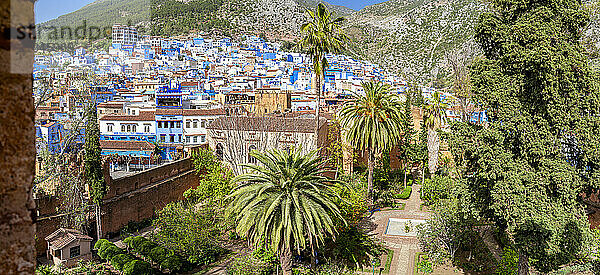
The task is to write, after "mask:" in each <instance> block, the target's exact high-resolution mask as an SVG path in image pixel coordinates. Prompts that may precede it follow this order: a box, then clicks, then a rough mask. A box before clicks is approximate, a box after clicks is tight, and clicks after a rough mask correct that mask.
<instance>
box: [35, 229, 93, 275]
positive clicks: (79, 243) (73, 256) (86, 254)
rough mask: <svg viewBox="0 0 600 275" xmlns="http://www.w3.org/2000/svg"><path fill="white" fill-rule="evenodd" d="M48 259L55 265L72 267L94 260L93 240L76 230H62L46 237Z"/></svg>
mask: <svg viewBox="0 0 600 275" xmlns="http://www.w3.org/2000/svg"><path fill="white" fill-rule="evenodd" d="M46 241H47V242H48V252H47V253H48V254H47V256H48V259H49V260H50V261H51V262H52V263H53V264H54V265H62V266H66V267H72V266H74V265H76V264H77V263H78V262H79V261H80V260H91V259H92V252H91V251H92V250H91V244H92V238H91V237H90V236H87V235H84V234H83V233H81V232H79V231H77V230H75V229H67V228H60V229H58V230H56V231H54V233H52V234H50V235H48V236H47V237H46Z"/></svg>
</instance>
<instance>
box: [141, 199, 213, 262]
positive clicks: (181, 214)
mask: <svg viewBox="0 0 600 275" xmlns="http://www.w3.org/2000/svg"><path fill="white" fill-rule="evenodd" d="M216 213H217V212H216V208H215V207H214V206H203V207H194V206H191V205H189V204H188V203H187V202H174V203H170V204H168V205H167V206H165V207H164V208H163V209H162V210H160V211H158V216H157V218H156V219H155V220H154V225H155V226H156V227H157V228H159V229H160V230H158V231H157V232H156V233H155V234H153V236H152V238H153V239H154V240H155V241H156V242H157V243H158V244H160V245H161V246H163V247H165V248H166V249H168V250H172V251H173V252H174V253H175V254H177V255H181V256H184V257H185V258H186V259H187V260H188V261H189V262H191V263H193V264H197V265H204V264H208V263H211V262H213V261H214V260H216V257H217V256H218V255H219V254H221V253H222V249H221V248H220V247H219V245H218V243H217V237H218V235H219V234H220V232H221V231H220V226H221V225H222V224H223V223H222V222H221V219H220V218H219V215H217V214H216ZM152 249H154V247H152ZM151 252H152V250H150V251H148V254H150V253H151Z"/></svg>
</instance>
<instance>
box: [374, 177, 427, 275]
mask: <svg viewBox="0 0 600 275" xmlns="http://www.w3.org/2000/svg"><path fill="white" fill-rule="evenodd" d="M412 188H413V190H412V193H411V195H410V197H409V198H408V199H407V200H403V201H402V202H403V203H405V204H406V205H405V206H404V209H403V210H386V209H383V210H382V211H378V212H375V213H373V215H371V217H370V218H369V219H367V220H366V221H365V222H364V224H363V228H365V229H367V231H368V232H369V233H370V234H371V235H373V236H375V237H376V238H377V239H379V240H381V241H382V242H383V243H384V245H385V246H386V247H387V248H389V249H392V250H394V257H393V259H392V263H391V266H390V272H389V275H392V274H393V275H411V274H413V271H414V263H415V254H416V253H417V252H419V245H418V240H417V238H416V237H407V236H396V235H388V234H386V228H387V225H388V221H389V219H390V218H396V219H416V220H425V219H428V218H429V215H430V213H429V212H426V211H422V210H421V203H422V201H421V199H420V198H419V191H420V190H421V185H413V187H412ZM364 274H371V272H368V273H364ZM376 274H378V273H377V272H376Z"/></svg>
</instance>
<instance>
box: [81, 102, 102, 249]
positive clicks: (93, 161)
mask: <svg viewBox="0 0 600 275" xmlns="http://www.w3.org/2000/svg"><path fill="white" fill-rule="evenodd" d="M99 136H100V128H99V127H98V118H97V114H96V105H95V104H91V106H90V107H89V108H88V111H87V116H86V124H85V156H84V177H85V182H86V184H87V185H88V188H89V192H90V199H91V200H92V202H93V203H94V206H95V214H96V231H97V234H98V238H102V217H101V215H100V206H101V205H102V198H104V196H105V195H106V192H107V191H108V188H107V186H106V182H104V174H103V172H102V159H101V152H102V149H100V139H99Z"/></svg>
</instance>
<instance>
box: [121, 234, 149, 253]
mask: <svg viewBox="0 0 600 275" xmlns="http://www.w3.org/2000/svg"><path fill="white" fill-rule="evenodd" d="M146 241H148V240H147V239H146V238H144V237H142V236H135V237H127V238H125V240H124V241H123V242H125V243H126V244H127V245H128V246H129V248H131V249H133V250H137V249H138V248H139V246H140V245H141V244H142V243H144V242H146Z"/></svg>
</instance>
